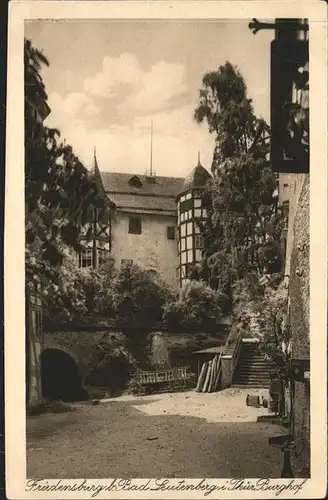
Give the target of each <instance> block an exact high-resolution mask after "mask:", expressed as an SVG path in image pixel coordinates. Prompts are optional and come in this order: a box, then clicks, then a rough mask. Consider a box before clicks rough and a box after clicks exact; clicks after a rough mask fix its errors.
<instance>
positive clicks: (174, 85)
mask: <svg viewBox="0 0 328 500" xmlns="http://www.w3.org/2000/svg"><path fill="white" fill-rule="evenodd" d="M187 89H188V87H187V84H186V83H185V68H184V66H183V65H182V64H169V63H167V62H165V61H160V62H159V63H157V64H155V65H154V66H152V68H151V70H150V71H149V72H145V73H143V75H142V79H141V88H140V89H138V90H136V91H135V92H134V93H132V94H131V95H130V96H129V97H128V98H127V100H126V101H125V102H123V103H122V105H121V106H120V109H121V111H123V112H126V111H128V110H129V109H131V108H132V109H133V110H136V111H139V112H143V113H147V112H154V111H158V110H161V109H164V108H166V107H167V106H169V105H170V104H171V103H172V101H174V100H175V99H176V98H178V97H181V96H182V95H183V94H185V92H186V91H187Z"/></svg>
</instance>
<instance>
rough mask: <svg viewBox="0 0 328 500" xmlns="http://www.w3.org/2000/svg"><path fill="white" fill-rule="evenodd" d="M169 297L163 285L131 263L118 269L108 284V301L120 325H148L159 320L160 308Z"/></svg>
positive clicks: (167, 290)
mask: <svg viewBox="0 0 328 500" xmlns="http://www.w3.org/2000/svg"><path fill="white" fill-rule="evenodd" d="M168 296H170V291H169V289H168V288H167V287H166V285H165V284H164V283H163V282H162V281H161V280H160V279H158V278H153V277H152V276H150V275H149V273H147V271H145V270H144V269H141V268H140V267H138V266H137V265H135V264H127V265H124V266H122V267H121V268H120V270H119V271H118V273H117V275H116V276H115V277H114V279H113V282H112V301H113V306H114V310H115V312H116V315H117V318H118V319H119V321H121V322H122V323H130V324H145V323H147V324H152V323H155V322H157V321H161V319H162V309H163V306H164V304H165V301H166V300H167V297H168Z"/></svg>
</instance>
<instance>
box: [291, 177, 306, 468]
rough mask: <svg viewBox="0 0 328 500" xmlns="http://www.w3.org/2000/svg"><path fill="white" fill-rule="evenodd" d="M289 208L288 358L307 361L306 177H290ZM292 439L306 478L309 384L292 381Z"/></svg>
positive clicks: (296, 461)
mask: <svg viewBox="0 0 328 500" xmlns="http://www.w3.org/2000/svg"><path fill="white" fill-rule="evenodd" d="M289 208H290V211H289V221H288V234H287V248H286V268H285V275H287V278H286V279H287V281H288V283H289V306H290V307H289V313H290V325H291V333H292V357H293V358H294V359H309V358H310V325H309V307H310V304H309V298H310V278H309V270H310V269H309V268H310V265H309V251H310V229H309V220H310V179H309V175H305V174H294V179H293V184H292V189H291V196H290V201H289ZM295 437H296V452H295V456H294V462H295V463H294V467H295V469H296V470H295V472H296V473H299V474H302V475H307V474H309V467H310V385H309V383H308V382H295Z"/></svg>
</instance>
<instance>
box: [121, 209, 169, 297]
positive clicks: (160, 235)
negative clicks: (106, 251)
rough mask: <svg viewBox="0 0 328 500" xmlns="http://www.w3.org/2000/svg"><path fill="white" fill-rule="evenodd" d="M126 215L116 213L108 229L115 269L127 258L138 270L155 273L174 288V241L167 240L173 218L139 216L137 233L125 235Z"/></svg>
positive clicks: (127, 222) (127, 225) (127, 227)
mask: <svg viewBox="0 0 328 500" xmlns="http://www.w3.org/2000/svg"><path fill="white" fill-rule="evenodd" d="M130 215H138V214H132V213H131V214H129V213H126V212H119V211H118V212H117V213H116V214H115V219H114V221H113V226H112V255H113V257H114V259H115V261H116V264H117V266H120V264H121V261H122V259H131V260H133V262H134V263H135V264H137V265H139V266H140V267H143V268H145V269H148V270H153V271H156V272H157V273H158V274H159V276H160V277H161V278H162V279H163V280H164V281H165V282H166V283H167V284H168V285H169V286H170V287H172V288H177V287H178V271H177V266H178V253H177V241H176V239H174V240H169V239H168V238H167V227H168V226H174V227H176V217H175V216H170V215H157V214H144V213H143V214H140V216H141V219H142V230H141V234H130V233H129V216H130Z"/></svg>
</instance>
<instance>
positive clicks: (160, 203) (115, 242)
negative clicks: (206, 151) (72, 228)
mask: <svg viewBox="0 0 328 500" xmlns="http://www.w3.org/2000/svg"><path fill="white" fill-rule="evenodd" d="M92 176H93V179H94V180H95V181H96V183H97V186H98V189H99V193H100V194H101V196H100V198H101V199H104V200H105V199H106V203H104V205H105V207H103V208H102V210H100V209H99V207H92V208H90V215H89V217H88V218H87V220H86V221H85V223H84V224H83V225H82V227H81V243H82V244H83V247H84V248H83V250H82V251H81V252H80V255H79V266H80V267H91V266H92V267H98V266H99V265H101V263H102V262H104V260H105V259H106V256H107V255H111V256H113V258H114V260H115V264H116V266H117V267H120V266H121V265H124V264H127V263H132V262H133V263H135V264H137V265H138V266H140V267H142V268H143V269H145V270H147V271H148V272H149V273H150V274H152V275H153V276H158V277H159V278H161V279H162V280H163V281H164V282H166V283H167V284H168V285H169V286H170V287H171V288H175V289H176V288H178V287H179V286H180V287H181V286H182V285H183V284H184V283H185V282H186V281H187V280H188V279H190V274H191V270H192V267H193V266H194V265H195V264H196V263H197V262H199V261H200V260H201V249H202V247H203V242H202V235H201V234H200V227H199V225H198V223H197V222H198V220H201V219H202V218H204V217H206V211H205V209H204V208H203V207H202V196H201V195H202V191H203V190H204V188H205V185H206V182H207V180H208V179H209V178H210V174H209V173H208V171H207V170H206V169H205V168H204V167H203V166H202V165H201V163H200V160H199V158H198V164H197V165H196V167H195V168H193V169H192V170H191V172H190V174H189V175H188V176H187V177H186V178H185V179H184V178H181V177H163V176H156V175H154V174H153V173H151V174H149V175H139V174H127V173H117V172H100V170H99V167H98V164H97V160H96V156H95V158H94V166H93V170H92Z"/></svg>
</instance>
